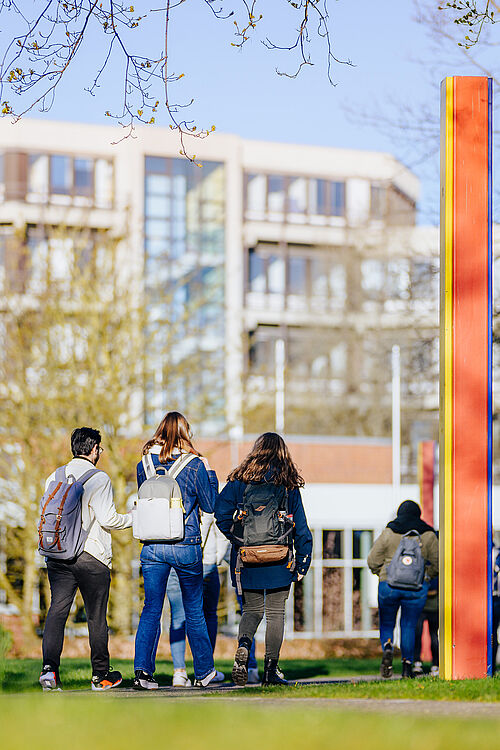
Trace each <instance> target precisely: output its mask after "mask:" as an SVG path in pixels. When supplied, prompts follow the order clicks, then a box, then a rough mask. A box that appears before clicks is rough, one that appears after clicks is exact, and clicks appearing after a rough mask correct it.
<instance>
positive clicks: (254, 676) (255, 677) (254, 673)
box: [247, 667, 260, 685]
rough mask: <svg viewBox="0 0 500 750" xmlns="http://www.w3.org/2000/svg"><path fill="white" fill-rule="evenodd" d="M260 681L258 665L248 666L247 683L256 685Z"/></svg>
mask: <svg viewBox="0 0 500 750" xmlns="http://www.w3.org/2000/svg"><path fill="white" fill-rule="evenodd" d="M259 683H260V676H259V670H258V667H250V668H249V670H248V679H247V684H248V685H258V684H259Z"/></svg>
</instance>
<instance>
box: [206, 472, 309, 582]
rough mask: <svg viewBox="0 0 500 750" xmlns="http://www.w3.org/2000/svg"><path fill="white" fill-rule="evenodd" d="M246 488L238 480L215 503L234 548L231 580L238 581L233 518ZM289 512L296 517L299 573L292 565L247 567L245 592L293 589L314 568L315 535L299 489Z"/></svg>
mask: <svg viewBox="0 0 500 750" xmlns="http://www.w3.org/2000/svg"><path fill="white" fill-rule="evenodd" d="M245 487H246V484H245V483H244V482H240V481H238V480H236V481H234V482H228V483H227V484H226V486H225V487H224V489H223V490H222V492H221V493H220V494H219V496H218V498H217V500H216V503H215V520H216V522H217V526H218V527H219V529H220V530H221V531H222V533H223V534H224V536H226V537H227V538H228V539H229V541H230V542H231V543H232V544H233V548H232V550H231V576H232V579H233V586H234V585H235V581H234V567H235V564H236V555H237V549H238V548H237V545H236V544H235V543H234V540H233V539H232V537H231V527H232V525H233V514H234V512H235V510H236V508H237V506H238V504H240V503H242V502H243V493H244V492H245ZM288 512H289V513H291V514H292V516H293V520H294V523H295V527H294V529H293V546H294V549H295V571H294V572H293V573H292V572H291V571H290V570H289V568H288V567H287V564H288V561H287V560H283V562H277V563H272V564H271V565H258V566H251V567H245V566H243V569H242V571H241V586H242V588H243V589H279V588H283V587H285V586H289V585H290V584H291V583H292V581H294V580H297V574H298V573H300V574H301V575H305V574H306V573H307V571H308V570H309V565H310V564H311V553H312V534H311V532H310V530H309V526H308V525H307V519H306V514H305V511H304V506H303V505H302V497H301V495H300V490H299V489H298V488H296V489H294V490H290V491H289V493H288Z"/></svg>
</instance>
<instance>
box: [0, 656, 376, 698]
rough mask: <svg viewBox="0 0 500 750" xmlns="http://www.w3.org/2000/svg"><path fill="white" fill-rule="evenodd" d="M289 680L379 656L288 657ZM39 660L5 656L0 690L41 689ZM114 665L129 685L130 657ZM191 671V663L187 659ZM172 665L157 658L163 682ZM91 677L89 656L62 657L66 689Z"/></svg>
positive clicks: (370, 669)
mask: <svg viewBox="0 0 500 750" xmlns="http://www.w3.org/2000/svg"><path fill="white" fill-rule="evenodd" d="M280 664H281V666H282V667H283V669H284V670H285V672H286V676H287V678H288V679H290V680H298V679H301V678H304V679H308V678H314V677H353V676H355V675H363V674H377V672H378V668H379V664H380V660H378V659H311V660H306V659H302V660H301V659H289V660H286V659H285V660H283V661H281V662H280ZM40 665H41V663H40V661H39V660H37V659H6V660H5V661H4V662H3V669H1V670H0V690H1V691H2V692H7V693H18V692H29V691H38V690H39V685H38V675H39V673H40ZM216 666H217V668H218V669H220V670H221V671H222V672H225V674H226V675H227V676H228V677H229V676H230V674H231V668H232V666H233V664H232V661H229V660H228V661H217V664H216ZM113 667H114V669H119V670H120V672H121V673H122V674H123V677H124V685H128V686H130V685H131V684H132V677H133V663H132V661H131V660H120V659H113ZM187 669H188V673H190V674H191V677H193V673H192V664H191V663H190V662H188V666H187ZM172 673H173V666H172V663H171V662H169V661H158V662H157V664H156V677H157V679H158V682H159V684H160V685H171V684H172ZM90 677H91V670H90V663H89V661H88V660H87V659H64V658H63V659H62V662H61V680H62V681H63V682H64V687H65V688H67V689H72V690H77V689H88V687H89V683H90Z"/></svg>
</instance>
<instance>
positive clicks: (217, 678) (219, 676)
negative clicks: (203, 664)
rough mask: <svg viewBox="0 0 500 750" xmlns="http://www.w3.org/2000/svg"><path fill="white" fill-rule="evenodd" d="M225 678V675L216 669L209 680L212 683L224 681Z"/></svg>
mask: <svg viewBox="0 0 500 750" xmlns="http://www.w3.org/2000/svg"><path fill="white" fill-rule="evenodd" d="M225 679H226V675H225V674H224V672H219V670H218V669H216V670H215V677H212V679H211V680H210V684H212V683H213V682H224V680H225Z"/></svg>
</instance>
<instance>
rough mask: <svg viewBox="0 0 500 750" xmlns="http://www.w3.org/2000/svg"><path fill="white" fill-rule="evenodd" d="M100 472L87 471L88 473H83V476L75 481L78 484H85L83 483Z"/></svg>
mask: <svg viewBox="0 0 500 750" xmlns="http://www.w3.org/2000/svg"><path fill="white" fill-rule="evenodd" d="M100 471H101V469H89V470H88V471H86V472H85V474H82V476H81V477H80V478H79V479H77V480H76V481H77V482H78V483H79V484H85V482H87V481H88V480H89V479H90V478H91V477H93V476H94V474H98V473H99V472H100Z"/></svg>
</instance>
